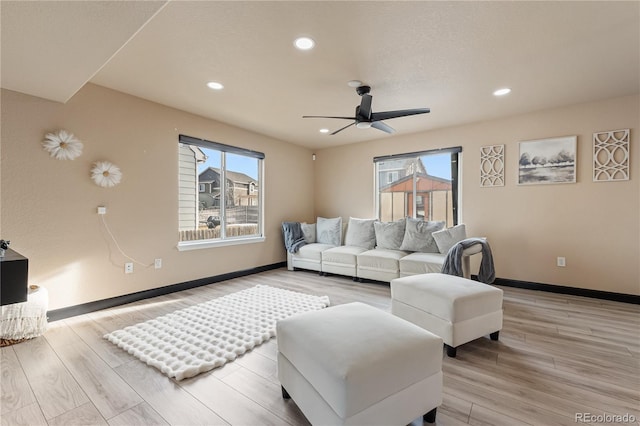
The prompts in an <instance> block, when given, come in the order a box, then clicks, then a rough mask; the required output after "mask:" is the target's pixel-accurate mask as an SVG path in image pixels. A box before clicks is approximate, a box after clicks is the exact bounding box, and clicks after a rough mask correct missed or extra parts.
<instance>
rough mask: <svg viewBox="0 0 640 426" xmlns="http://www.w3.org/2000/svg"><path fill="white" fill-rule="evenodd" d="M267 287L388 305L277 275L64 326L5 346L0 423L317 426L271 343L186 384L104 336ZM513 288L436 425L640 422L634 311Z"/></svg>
mask: <svg viewBox="0 0 640 426" xmlns="http://www.w3.org/2000/svg"><path fill="white" fill-rule="evenodd" d="M257 284H266V285H270V286H273V287H281V288H286V289H289V290H295V291H301V292H304V293H308V294H316V295H328V296H329V298H330V299H331V303H332V305H336V304H341V303H348V302H353V301H360V302H364V303H367V304H370V305H372V306H375V307H377V308H380V309H383V310H386V311H389V309H390V290H389V286H388V285H384V284H380V283H354V282H352V281H351V280H350V279H349V278H345V277H339V276H330V277H320V276H318V275H317V274H315V273H311V272H304V271H296V272H290V271H287V270H286V269H278V270H274V271H268V272H264V273H260V274H255V275H251V276H248V277H243V278H237V279H234V280H229V281H225V282H221V283H217V284H212V285H209V286H205V287H200V288H197V289H191V290H186V291H182V292H179V293H174V294H170V295H165V296H161V297H156V298H154V299H148V300H144V301H139V302H136V303H132V304H129V305H124V306H119V307H116V308H112V309H108V310H104V311H99V312H93V313H90V314H86V315H81V316H78V317H74V318H69V319H66V320H62V321H57V322H54V323H51V324H50V329H49V331H47V333H46V334H45V335H44V336H43V337H39V338H36V339H32V340H29V341H26V342H23V343H20V344H17V345H14V346H9V347H4V348H1V349H0V353H1V356H2V358H1V362H2V364H1V367H2V382H1V385H2V398H1V401H0V402H1V403H0V420H1V424H2V426H5V425H7V426H8V425H111V426H124V425H185V426H186V425H240V426H244V425H246V426H254V425H255V426H257V425H274V426H275V425H285V426H286V425H308V424H309V423H308V422H307V420H306V419H305V417H304V415H303V414H302V413H301V412H300V410H299V409H298V408H297V407H296V405H295V403H294V402H293V401H291V400H289V401H285V400H283V399H282V397H281V395H280V385H279V383H278V379H277V371H276V352H277V347H276V342H275V339H272V340H270V341H268V342H266V343H264V344H263V345H261V346H259V347H257V348H255V349H254V350H253V351H251V352H249V353H247V354H245V355H243V356H242V357H240V358H238V359H237V360H235V361H234V362H231V363H229V364H227V365H225V366H224V367H222V368H219V369H216V370H213V371H211V372H208V373H204V374H201V375H199V376H197V377H194V378H191V379H187V380H183V381H180V382H178V381H176V380H173V379H169V378H168V377H166V376H164V375H163V374H161V373H160V372H159V371H157V370H156V369H154V368H152V367H149V366H147V365H146V364H144V363H142V362H140V361H138V360H137V359H135V358H133V357H132V356H130V355H129V354H127V353H125V352H123V351H122V350H121V349H119V348H117V347H116V346H115V345H112V344H111V343H109V342H107V341H106V340H104V339H103V338H102V336H103V335H104V334H105V333H108V332H110V331H113V330H117V329H120V328H123V327H126V326H128V325H133V324H136V323H138V322H141V321H146V320H148V319H151V318H155V317H157V316H159V315H163V314H166V313H169V312H172V311H174V310H176V309H181V308H184V307H187V306H191V305H193V304H197V303H201V302H204V301H207V300H210V299H212V298H216V297H220V296H223V295H225V294H229V293H232V292H235V291H239V290H243V289H246V288H249V287H252V286H254V285H257ZM503 290H504V292H505V294H504V328H503V330H502V332H501V333H500V341H498V342H493V341H491V340H489V339H488V337H485V338H481V339H478V340H476V341H473V342H471V343H468V344H466V345H464V346H462V347H461V348H459V349H458V356H457V358H455V359H452V358H448V357H446V356H445V355H444V352H443V372H444V395H443V399H444V402H443V404H442V405H441V406H440V408H439V409H438V415H437V419H436V424H438V425H463V424H471V425H509V426H512V425H575V424H576V414H577V413H590V414H591V415H621V416H623V415H630V416H634V417H635V420H634V421H633V422H632V423H633V424H639V423H638V421H639V420H640V308H639V307H638V306H637V305H631V304H624V303H619V302H610V301H602V300H596V299H588V298H581V297H575V296H568V295H558V294H550V293H543V292H536V291H531V290H522V289H514V288H503ZM420 423H421V422H420V421H419V420H416V421H414V423H413V424H414V425H415V424H420ZM604 423H605V424H612V423H615V421H614V419H608V420H607V421H605V422H604Z"/></svg>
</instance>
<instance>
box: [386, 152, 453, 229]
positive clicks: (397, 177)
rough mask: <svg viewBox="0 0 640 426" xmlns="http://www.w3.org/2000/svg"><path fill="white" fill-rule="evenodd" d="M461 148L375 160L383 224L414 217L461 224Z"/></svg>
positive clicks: (447, 224)
mask: <svg viewBox="0 0 640 426" xmlns="http://www.w3.org/2000/svg"><path fill="white" fill-rule="evenodd" d="M460 152H461V148H451V149H445V150H435V151H424V152H418V153H411V154H406V155H393V156H385V157H376V158H374V165H375V171H376V189H377V198H376V208H377V213H378V217H379V218H380V220H381V221H385V222H387V221H394V220H398V219H402V218H403V217H407V216H408V217H413V218H419V219H423V220H428V221H443V222H445V223H446V226H447V227H451V226H454V225H455V224H457V223H458V220H457V219H458V218H457V214H458V200H457V198H458V196H457V194H458V157H459V153H460Z"/></svg>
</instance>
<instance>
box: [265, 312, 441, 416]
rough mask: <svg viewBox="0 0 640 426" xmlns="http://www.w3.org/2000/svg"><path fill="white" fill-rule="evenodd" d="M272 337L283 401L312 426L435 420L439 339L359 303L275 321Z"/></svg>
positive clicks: (439, 353) (438, 383)
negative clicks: (291, 404)
mask: <svg viewBox="0 0 640 426" xmlns="http://www.w3.org/2000/svg"><path fill="white" fill-rule="evenodd" d="M276 336H277V342H278V378H279V379H280V383H281V384H282V396H283V397H284V398H289V397H290V398H292V399H293V401H295V403H296V404H297V405H298V407H299V408H300V410H301V411H302V412H303V413H304V415H305V416H306V417H307V419H308V420H309V421H310V422H311V424H314V425H385V426H388V425H405V424H408V423H410V422H411V421H413V420H414V419H416V418H418V417H420V416H423V417H424V419H425V420H426V421H428V422H434V421H435V414H436V408H437V407H438V406H439V405H440V404H441V403H442V339H440V338H439V337H438V336H436V335H434V334H432V333H429V332H427V331H425V330H423V329H421V328H420V327H416V326H415V325H413V324H411V323H409V322H407V321H405V320H403V319H401V318H398V317H395V316H393V315H390V314H389V313H386V312H384V311H381V310H379V309H376V308H373V307H371V306H368V305H365V304H363V303H349V304H346V305H338V306H334V307H331V308H327V309H323V310H320V311H314V312H306V313H303V314H300V315H295V316H293V317H290V318H287V319H284V320H281V321H278V323H277V326H276ZM425 413H426V414H425Z"/></svg>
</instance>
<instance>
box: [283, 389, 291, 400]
mask: <svg viewBox="0 0 640 426" xmlns="http://www.w3.org/2000/svg"><path fill="white" fill-rule="evenodd" d="M280 387H281V388H282V398H284V399H291V395H289V392H287V390H286V389H285V388H284V386H280Z"/></svg>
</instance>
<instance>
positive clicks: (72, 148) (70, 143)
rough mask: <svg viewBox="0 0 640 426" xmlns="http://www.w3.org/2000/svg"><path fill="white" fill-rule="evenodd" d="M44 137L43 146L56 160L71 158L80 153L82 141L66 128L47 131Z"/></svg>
mask: <svg viewBox="0 0 640 426" xmlns="http://www.w3.org/2000/svg"><path fill="white" fill-rule="evenodd" d="M44 138H45V139H44V141H43V142H42V146H43V148H44V149H45V151H47V152H49V154H50V155H51V156H52V157H53V158H55V159H57V160H73V159H74V158H77V157H79V156H80V154H82V142H80V140H78V138H76V137H75V136H74V135H73V133H69V132H67V131H66V130H58V131H57V132H55V133H47V134H46V135H45V137H44Z"/></svg>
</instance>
